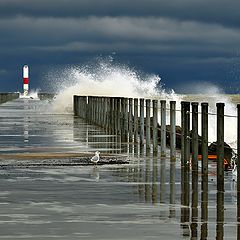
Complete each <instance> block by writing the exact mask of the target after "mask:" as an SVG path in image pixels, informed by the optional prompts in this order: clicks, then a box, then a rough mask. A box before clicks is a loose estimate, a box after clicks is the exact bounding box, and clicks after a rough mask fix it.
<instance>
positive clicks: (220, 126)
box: [217, 103, 224, 191]
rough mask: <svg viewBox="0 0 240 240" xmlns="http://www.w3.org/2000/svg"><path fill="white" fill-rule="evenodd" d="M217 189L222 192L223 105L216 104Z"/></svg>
mask: <svg viewBox="0 0 240 240" xmlns="http://www.w3.org/2000/svg"><path fill="white" fill-rule="evenodd" d="M217 188H218V191H224V103H217Z"/></svg>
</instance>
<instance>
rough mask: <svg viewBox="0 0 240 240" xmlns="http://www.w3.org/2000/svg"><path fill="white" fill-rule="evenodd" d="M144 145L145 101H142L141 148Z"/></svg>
mask: <svg viewBox="0 0 240 240" xmlns="http://www.w3.org/2000/svg"><path fill="white" fill-rule="evenodd" d="M143 145H144V99H143V98H141V99H140V146H143Z"/></svg>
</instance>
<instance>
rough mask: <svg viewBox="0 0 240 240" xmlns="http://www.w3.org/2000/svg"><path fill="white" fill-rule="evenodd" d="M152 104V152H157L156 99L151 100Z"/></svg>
mask: <svg viewBox="0 0 240 240" xmlns="http://www.w3.org/2000/svg"><path fill="white" fill-rule="evenodd" d="M152 105H153V152H154V153H155V154H156V153H157V152H158V101H157V100H152Z"/></svg>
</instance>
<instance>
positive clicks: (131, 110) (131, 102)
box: [128, 98, 133, 142]
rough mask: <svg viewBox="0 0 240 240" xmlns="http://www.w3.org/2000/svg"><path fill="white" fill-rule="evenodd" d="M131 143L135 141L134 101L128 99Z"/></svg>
mask: <svg viewBox="0 0 240 240" xmlns="http://www.w3.org/2000/svg"><path fill="white" fill-rule="evenodd" d="M128 111H129V112H128V125H129V130H128V131H129V142H132V141H133V99H132V98H129V99H128Z"/></svg>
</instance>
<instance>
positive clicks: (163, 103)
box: [160, 100, 166, 157]
mask: <svg viewBox="0 0 240 240" xmlns="http://www.w3.org/2000/svg"><path fill="white" fill-rule="evenodd" d="M160 103H161V156H162V157H165V156H166V101H165V100H161V101H160Z"/></svg>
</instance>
